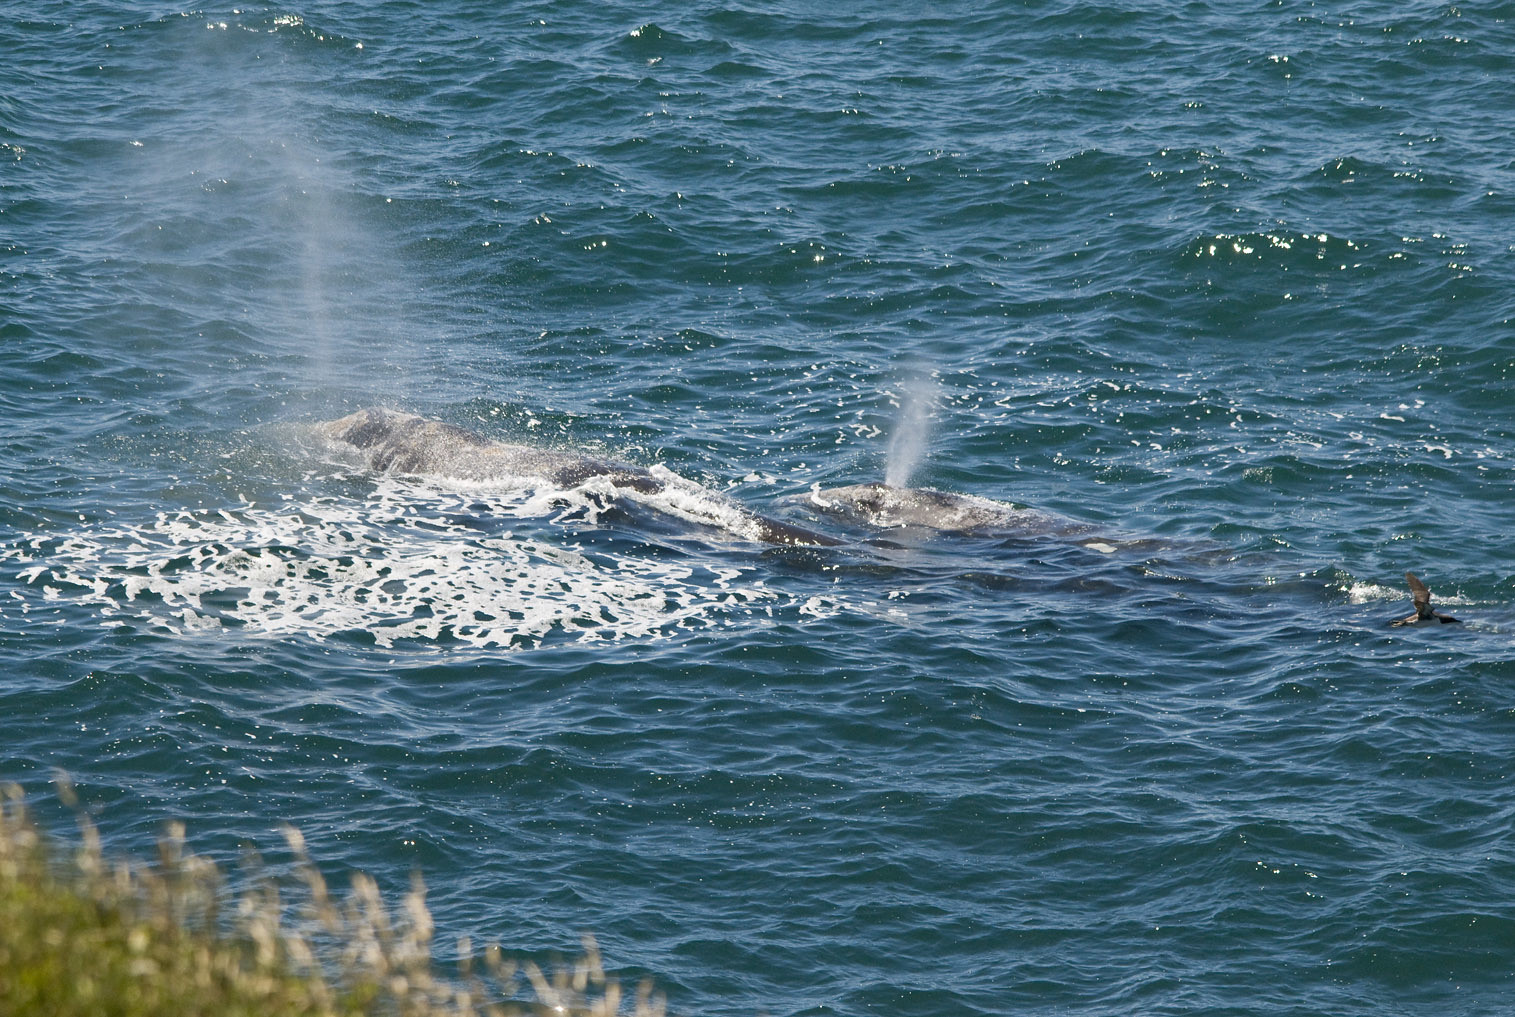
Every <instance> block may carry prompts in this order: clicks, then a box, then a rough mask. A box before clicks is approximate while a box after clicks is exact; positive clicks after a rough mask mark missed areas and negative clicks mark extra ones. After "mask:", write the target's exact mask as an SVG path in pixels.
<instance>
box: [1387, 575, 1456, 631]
mask: <svg viewBox="0 0 1515 1017" xmlns="http://www.w3.org/2000/svg"><path fill="white" fill-rule="evenodd" d="M1405 582H1406V583H1408V584H1409V585H1410V597H1411V599H1412V600H1413V601H1414V602H1415V613H1414V614H1412V615H1410V616H1409V617H1407V618H1400V619H1397V620H1396V621H1392V622H1390V623H1389V624H1390V625H1393V626H1395V627H1396V628H1397V627H1398V626H1401V625H1420V624H1422V623H1424V622H1439V623H1441V624H1442V625H1460V624H1461V623H1462V622H1461V619H1459V618H1453V617H1452V616H1451V615H1449V614H1442V613H1441V612H1440V611H1435V610H1432V608H1431V591H1430V590H1428V589H1426V584H1425V583H1423V582H1421V581H1420V578H1419V577H1418V576H1416V575H1415V573H1413V572H1406V573H1405Z"/></svg>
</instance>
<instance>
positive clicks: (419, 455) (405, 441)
mask: <svg viewBox="0 0 1515 1017" xmlns="http://www.w3.org/2000/svg"><path fill="white" fill-rule="evenodd" d="M314 431H315V433H316V435H317V436H318V437H320V438H321V439H323V440H325V441H328V442H331V443H333V444H335V445H338V446H347V447H350V448H353V449H356V450H358V451H360V452H362V453H363V455H364V458H365V460H366V463H367V466H368V468H369V469H372V470H375V471H377V472H380V473H399V474H409V475H413V476H431V477H450V478H453V479H457V480H468V481H481V482H489V481H524V482H532V481H536V482H541V483H545V484H548V485H551V486H553V487H558V488H563V489H565V490H568V489H573V488H578V487H580V486H581V485H589V484H591V483H594V482H599V483H601V484H604V485H608V486H609V487H610V488H611V489H612V492H613V493H621V494H629V496H630V497H632V498H634V499H635V500H637V501H638V502H639V503H640V504H643V505H646V506H647V507H649V508H652V509H653V510H654V511H657V512H661V513H663V514H665V515H672V516H675V517H679V518H682V519H685V520H687V521H690V522H693V523H696V524H698V525H701V526H707V527H710V528H712V529H715V530H720V531H724V532H726V533H728V534H730V535H731V536H734V537H737V538H740V539H744V540H751V541H755V542H758V543H764V544H817V545H833V544H836V543H838V541H836V540H834V539H833V538H831V537H828V536H826V535H825V534H821V533H815V532H813V531H811V530H807V529H805V528H804V527H801V526H795V525H792V524H790V523H786V522H784V521H783V520H780V519H773V518H770V517H768V516H764V515H759V514H758V513H755V512H753V511H751V510H750V509H748V508H746V507H745V506H742V505H740V504H739V503H737V502H736V501H734V500H732V499H730V498H727V497H726V496H725V495H722V494H720V493H718V492H715V491H712V490H710V489H708V488H705V487H701V486H700V485H699V484H696V483H695V482H694V481H691V480H686V479H684V478H683V477H680V476H678V475H677V474H675V473H672V472H671V471H668V470H658V471H654V470H649V469H646V468H644V467H641V466H634V465H632V464H630V463H622V462H616V461H614V460H607V459H597V458H593V457H589V456H578V455H573V454H571V453H564V452H557V451H553V450H550V449H545V448H537V447H534V446H530V445H515V444H510V443H508V442H501V441H494V440H493V439H490V438H486V437H484V436H483V435H480V434H476V433H474V432H473V431H470V430H467V429H466V428H462V427H458V426H456V425H454V424H448V423H445V422H443V421H440V420H431V419H429V418H427V417H421V416H417V415H416V414H413V413H401V412H399V411H396V410H389V409H383V408H380V407H371V408H369V409H363V410H359V411H357V412H356V413H350V414H348V415H347V416H345V417H341V418H338V419H337V420H328V421H324V422H322V423H319V424H316V425H315V427H314Z"/></svg>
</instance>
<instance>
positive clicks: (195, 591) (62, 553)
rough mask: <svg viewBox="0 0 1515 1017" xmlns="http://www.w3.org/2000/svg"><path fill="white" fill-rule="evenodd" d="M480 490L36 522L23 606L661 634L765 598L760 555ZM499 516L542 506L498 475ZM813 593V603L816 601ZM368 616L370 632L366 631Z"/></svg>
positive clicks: (190, 616) (405, 626)
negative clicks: (679, 547)
mask: <svg viewBox="0 0 1515 1017" xmlns="http://www.w3.org/2000/svg"><path fill="white" fill-rule="evenodd" d="M478 501H479V496H478V493H477V492H469V491H460V490H454V491H449V490H446V489H445V488H437V487H428V486H424V485H416V484H411V483H406V482H403V481H400V480H397V479H394V478H387V477H386V478H380V479H379V480H378V481H377V483H376V485H375V487H374V489H373V490H372V491H371V492H370V493H369V494H368V495H366V496H364V497H349V496H334V495H332V496H302V497H300V498H298V500H297V499H296V498H295V497H294V496H288V498H287V500H286V503H285V504H283V505H279V506H270V507H264V506H258V505H253V504H250V503H244V504H242V505H240V506H236V507H233V508H229V509H218V510H201V511H181V512H169V513H162V514H159V515H158V516H157V517H156V518H155V519H154V520H152V521H151V522H146V523H141V524H136V525H123V526H116V527H101V528H98V529H83V530H80V531H78V532H74V533H68V534H62V535H45V534H34V535H31V536H29V537H27V538H24V539H22V540H20V541H18V542H16V543H13V544H11V545H9V546H5V547H0V562H9V563H12V564H13V565H14V566H15V567H16V575H17V577H18V578H19V579H20V580H21V581H22V583H24V584H25V585H24V587H22V588H21V590H20V591H16V590H13V591H12V598H13V601H12V603H11V604H9V605H6V608H7V609H8V610H10V611H16V612H19V613H21V614H26V615H29V616H30V617H29V620H30V621H38V620H41V618H42V617H43V616H44V615H45V614H46V612H47V610H48V608H49V607H51V606H53V605H52V602H55V601H75V602H83V603H85V604H88V605H91V606H93V607H94V608H95V609H96V610H97V611H98V614H99V617H100V619H101V623H102V624H103V625H104V626H105V627H107V628H109V627H114V626H116V625H119V624H121V623H123V622H126V623H133V624H140V625H143V626H146V627H147V628H149V629H150V630H153V631H161V632H166V633H172V634H183V633H188V632H196V631H199V630H206V629H225V630H236V631H237V632H238V634H239V635H261V636H268V637H275V638H282V637H288V636H305V637H310V638H314V639H318V640H320V639H326V638H329V637H333V636H339V635H343V634H347V635H352V636H356V637H359V638H365V637H367V638H371V639H372V640H373V642H375V643H376V644H378V645H380V646H393V645H395V644H396V643H404V642H421V643H434V644H465V645H471V646H475V647H491V648H505V649H520V648H530V647H536V646H540V645H544V644H547V643H558V642H562V641H582V640H597V639H609V640H618V639H630V638H644V637H649V636H656V635H659V634H664V633H668V632H671V631H673V630H675V629H679V628H686V627H691V626H702V625H705V626H708V625H719V624H727V623H730V622H732V621H734V620H735V619H737V618H739V617H741V616H744V615H749V614H751V613H753V612H756V611H769V610H771V609H772V608H773V607H774V605H775V604H777V603H779V602H780V598H779V597H778V595H777V594H776V593H775V592H774V591H772V590H769V589H768V588H766V587H765V586H764V585H763V582H762V581H761V580H760V579H753V578H751V576H750V575H749V571H750V570H746V569H741V568H734V567H731V566H730V565H728V564H726V563H719V564H717V563H707V562H702V561H700V560H698V559H689V558H685V559H683V560H681V561H680V562H677V563H674V562H668V561H660V560H656V559H647V558H640V557H631V556H627V555H621V554H615V553H610V552H604V551H599V550H593V551H591V550H587V549H584V548H577V547H572V546H562V545H555V544H547V543H544V542H542V541H540V540H531V539H523V538H519V537H516V536H514V535H512V534H511V533H509V532H489V530H488V529H482V530H481V528H480V527H479V526H478V525H474V524H470V522H469V521H468V520H469V519H470V518H471V516H472V512H473V509H474V508H475V507H476V505H477V503H478ZM489 511H490V513H491V515H492V516H495V517H507V518H508V517H509V516H511V515H516V516H520V517H521V518H526V517H531V516H539V514H540V512H541V511H542V506H541V505H540V504H539V503H537V502H536V501H534V500H533V498H532V496H530V495H529V494H526V493H521V494H519V495H518V497H517V498H516V499H515V500H514V501H512V500H510V499H509V498H504V497H501V495H500V493H499V492H496V493H495V494H494V495H492V496H491V498H490V503H489ZM812 609H813V606H812ZM365 634H366V636H365Z"/></svg>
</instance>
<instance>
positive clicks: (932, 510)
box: [798, 483, 1125, 553]
mask: <svg viewBox="0 0 1515 1017" xmlns="http://www.w3.org/2000/svg"><path fill="white" fill-rule="evenodd" d="M798 502H799V504H800V505H801V506H803V507H804V508H806V509H808V510H810V511H812V512H814V513H816V514H817V515H821V516H825V517H828V518H831V519H835V520H838V521H840V522H842V523H843V524H845V525H849V526H853V527H860V528H865V529H870V530H891V529H916V530H924V531H928V532H934V533H946V534H959V535H965V536H975V535H980V536H997V537H1052V538H1061V539H1066V540H1071V541H1072V542H1074V543H1078V544H1082V545H1084V546H1085V547H1090V548H1093V549H1094V550H1096V551H1101V552H1104V553H1109V552H1111V551H1114V550H1115V549H1116V546H1117V544H1120V543H1125V542H1124V541H1116V540H1110V539H1105V538H1103V537H1101V536H1099V535H1098V534H1096V533H1095V532H1094V529H1093V528H1092V527H1090V526H1087V525H1085V524H1083V523H1080V522H1077V521H1075V520H1073V519H1069V518H1067V517H1065V516H1059V515H1056V514H1054V513H1051V512H1042V511H1039V510H1037V509H1031V508H1025V507H1024V506H1020V505H1013V504H1011V503H1009V502H1004V501H996V500H994V499H993V498H982V497H979V496H978V495H972V494H956V493H953V492H951V491H939V490H937V489H936V488H933V487H898V486H895V485H893V484H888V483H864V484H849V485H846V486H843V487H829V488H828V487H820V486H817V487H814V488H812V489H811V490H810V491H809V492H808V493H806V494H804V495H801V496H800V497H799V499H798Z"/></svg>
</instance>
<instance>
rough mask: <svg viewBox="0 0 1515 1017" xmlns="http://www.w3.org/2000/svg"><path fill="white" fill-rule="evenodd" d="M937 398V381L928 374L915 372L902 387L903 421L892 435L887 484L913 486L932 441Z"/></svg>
mask: <svg viewBox="0 0 1515 1017" xmlns="http://www.w3.org/2000/svg"><path fill="white" fill-rule="evenodd" d="M936 397H937V384H936V382H935V381H934V380H932V379H931V378H930V377H929V376H927V375H924V374H918V375H915V376H914V377H912V378H910V379H909V380H908V381H906V382H905V384H904V385H903V386H902V390H901V393H900V415H899V420H898V421H897V422H896V424H895V427H894V433H893V434H892V435H890V436H889V452H888V459H887V462H886V464H885V468H884V483H885V484H887V485H889V486H890V487H909V486H910V477H911V475H912V474H914V473H915V468H916V466H918V465H920V461H921V457H922V456H923V455H924V454H925V452H926V446H927V445H928V444H929V442H930V440H931V421H930V417H931V408H932V406H934V405H935V403H936Z"/></svg>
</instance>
